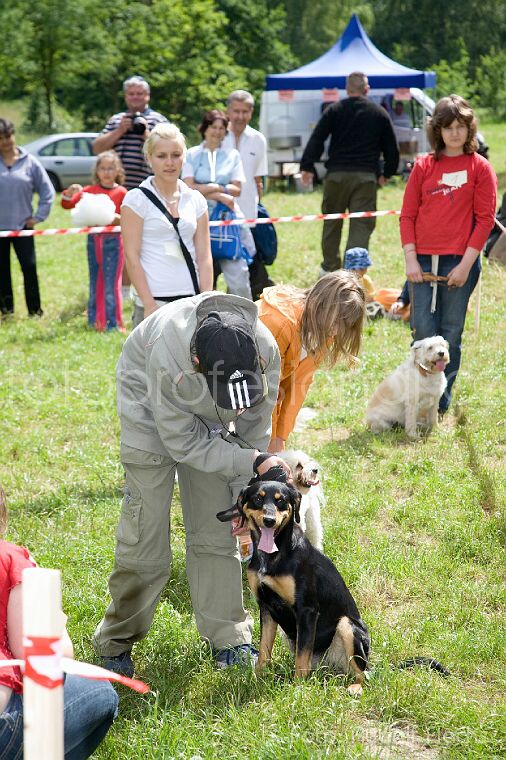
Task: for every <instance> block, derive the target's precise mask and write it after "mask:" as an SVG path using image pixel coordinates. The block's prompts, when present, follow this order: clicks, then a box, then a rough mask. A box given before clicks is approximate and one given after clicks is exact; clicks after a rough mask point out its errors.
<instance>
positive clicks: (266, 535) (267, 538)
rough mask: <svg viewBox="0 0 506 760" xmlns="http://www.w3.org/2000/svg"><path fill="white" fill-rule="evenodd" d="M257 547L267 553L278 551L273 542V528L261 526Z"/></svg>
mask: <svg viewBox="0 0 506 760" xmlns="http://www.w3.org/2000/svg"><path fill="white" fill-rule="evenodd" d="M258 548H259V549H260V550H261V551H263V552H266V553H267V554H273V553H274V552H277V551H278V547H277V546H276V544H275V543H274V528H262V532H261V535H260V541H259V544H258Z"/></svg>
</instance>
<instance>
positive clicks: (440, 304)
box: [410, 256, 481, 412]
mask: <svg viewBox="0 0 506 760" xmlns="http://www.w3.org/2000/svg"><path fill="white" fill-rule="evenodd" d="M417 258H418V263H419V264H420V266H421V267H422V270H423V271H424V272H430V271H431V264H432V262H431V259H432V257H431V256H418V257H417ZM461 261H462V256H440V257H439V266H438V272H437V273H438V274H439V275H441V276H446V275H448V274H449V272H451V270H452V269H454V268H455V267H456V266H457V264H459V263H460V262H461ZM480 272H481V261H480V258H479V257H478V258H477V259H476V261H475V262H474V264H473V266H472V267H471V271H470V272H469V277H468V278H467V281H466V282H465V283H464V285H463V286H462V287H461V288H448V287H447V286H446V285H438V286H437V301H436V311H435V312H434V314H431V311H430V308H431V301H432V286H431V284H430V283H429V282H423V283H415V284H413V285H412V286H411V284H410V296H411V304H412V305H411V316H410V321H411V334H412V336H413V340H422V339H423V338H430V337H432V336H433V335H442V336H443V338H445V340H447V341H448V343H449V346H450V362H449V363H448V365H447V367H446V370H445V375H446V379H447V380H448V385H447V387H446V391H445V392H444V394H443V395H442V396H441V399H440V401H439V409H440V410H441V411H443V412H446V410H447V409H448V407H449V406H450V401H451V397H452V388H453V383H454V382H455V379H456V377H457V373H458V371H459V367H460V359H461V353H462V332H463V331H464V325H465V322H466V312H467V304H468V303H469V299H470V297H471V293H472V292H473V290H474V288H475V287H476V283H477V282H478V278H479V276H480Z"/></svg>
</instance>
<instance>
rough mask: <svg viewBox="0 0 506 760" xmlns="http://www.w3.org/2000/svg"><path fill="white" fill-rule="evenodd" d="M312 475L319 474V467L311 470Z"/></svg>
mask: <svg viewBox="0 0 506 760" xmlns="http://www.w3.org/2000/svg"><path fill="white" fill-rule="evenodd" d="M311 475H318V468H317V467H316V468H315V469H314V470H311Z"/></svg>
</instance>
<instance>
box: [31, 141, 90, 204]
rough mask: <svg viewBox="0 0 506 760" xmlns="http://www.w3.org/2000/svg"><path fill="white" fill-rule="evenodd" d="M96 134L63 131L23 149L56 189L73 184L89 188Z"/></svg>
mask: <svg viewBox="0 0 506 760" xmlns="http://www.w3.org/2000/svg"><path fill="white" fill-rule="evenodd" d="M97 135H98V132H66V133H64V134H60V135H48V136H47V137H39V139H38V140H34V141H33V142H31V143H28V144H27V145H23V148H24V149H25V150H26V151H27V152H28V153H31V154H32V156H35V158H37V159H38V160H39V161H40V163H41V164H42V166H43V167H44V169H45V170H46V171H47V173H48V175H49V179H50V180H51V182H52V183H53V185H54V188H55V190H57V191H60V190H63V189H65V188H66V187H68V186H69V185H71V184H73V183H74V182H77V183H79V184H80V185H89V184H90V182H91V179H92V172H93V167H94V166H95V161H96V156H94V155H93V151H92V149H91V145H92V143H93V140H94V139H95V137H97Z"/></svg>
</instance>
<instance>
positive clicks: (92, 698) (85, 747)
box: [0, 675, 118, 760]
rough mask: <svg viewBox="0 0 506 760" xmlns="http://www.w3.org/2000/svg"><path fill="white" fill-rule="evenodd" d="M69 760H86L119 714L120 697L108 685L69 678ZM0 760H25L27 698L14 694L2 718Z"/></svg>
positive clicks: (66, 695)
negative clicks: (24, 701) (24, 700)
mask: <svg viewBox="0 0 506 760" xmlns="http://www.w3.org/2000/svg"><path fill="white" fill-rule="evenodd" d="M63 699H64V745H65V760H85V758H87V757H90V755H91V754H92V753H93V752H94V751H95V749H96V748H97V747H98V745H99V744H100V742H101V741H102V739H103V738H104V736H105V735H106V733H107V731H108V730H109V728H110V726H111V724H112V722H113V720H114V718H115V717H116V715H117V714H118V695H117V694H116V692H115V691H114V689H113V688H112V686H111V684H110V683H108V682H107V681H94V680H91V679H88V678H81V677H80V676H70V675H69V676H67V677H66V679H65V685H64V688H63ZM0 760H23V698H22V696H21V695H20V694H15V693H13V695H12V697H11V699H10V700H9V703H8V704H7V706H6V708H5V710H4V711H3V712H2V714H1V715H0Z"/></svg>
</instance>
